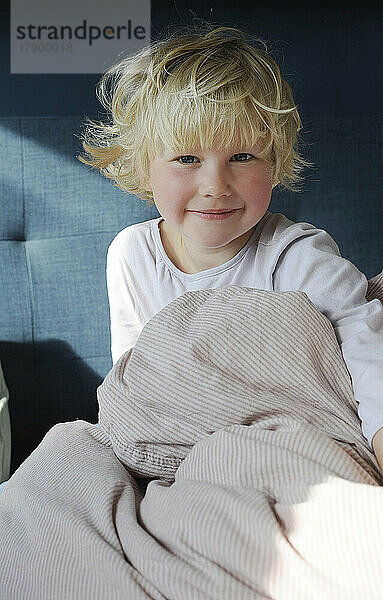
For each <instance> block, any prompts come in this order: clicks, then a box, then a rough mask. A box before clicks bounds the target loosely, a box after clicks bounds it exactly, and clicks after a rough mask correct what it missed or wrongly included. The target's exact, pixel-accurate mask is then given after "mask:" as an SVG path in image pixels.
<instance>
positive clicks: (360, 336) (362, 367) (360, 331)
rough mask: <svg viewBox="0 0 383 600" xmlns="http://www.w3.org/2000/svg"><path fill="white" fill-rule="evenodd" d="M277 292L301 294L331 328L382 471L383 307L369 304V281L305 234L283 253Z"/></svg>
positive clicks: (333, 249)
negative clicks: (301, 292)
mask: <svg viewBox="0 0 383 600" xmlns="http://www.w3.org/2000/svg"><path fill="white" fill-rule="evenodd" d="M273 282H274V289H275V291H287V290H293V289H296V290H302V291H304V292H305V293H306V294H307V296H308V297H309V298H310V300H311V301H312V302H313V304H314V305H315V306H316V307H317V308H318V310H320V311H321V312H322V313H323V314H324V315H325V316H326V317H327V318H328V319H329V320H330V321H331V322H332V324H333V327H334V330H335V334H336V336H337V339H338V342H339V345H340V348H341V350H342V353H343V357H344V360H345V363H346V365H347V368H348V371H349V373H350V375H351V379H352V385H353V391H354V397H355V399H356V401H357V402H358V413H359V417H360V419H361V421H362V432H363V435H364V436H365V438H366V439H367V441H368V442H369V444H370V445H371V447H372V438H373V436H374V435H375V434H377V432H379V434H378V435H376V439H375V444H374V448H373V450H374V451H375V448H376V452H377V455H376V456H377V458H378V460H379V464H380V466H381V467H382V466H383V431H382V428H383V306H382V303H381V302H380V301H379V300H372V301H371V302H367V300H366V298H365V296H366V292H367V286H368V282H367V279H366V277H365V276H364V275H363V273H361V272H360V271H359V270H358V269H357V268H356V267H355V265H353V264H352V263H351V262H350V261H348V260H346V259H344V258H342V257H341V256H340V255H339V249H338V247H337V245H336V243H335V242H334V240H333V239H332V238H331V236H330V235H329V234H328V233H327V232H325V231H323V230H320V229H316V228H313V229H308V230H306V231H303V232H302V236H301V237H299V236H298V235H297V237H296V239H294V240H293V241H292V242H290V243H289V244H288V246H287V247H286V246H285V247H284V248H282V247H281V252H280V254H279V258H278V261H277V264H276V267H275V270H274V275H273Z"/></svg>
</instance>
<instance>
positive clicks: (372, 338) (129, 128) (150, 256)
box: [80, 27, 383, 468]
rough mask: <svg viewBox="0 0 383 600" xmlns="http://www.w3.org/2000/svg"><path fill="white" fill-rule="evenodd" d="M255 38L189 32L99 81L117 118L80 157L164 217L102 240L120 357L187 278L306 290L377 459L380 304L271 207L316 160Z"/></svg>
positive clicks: (354, 275)
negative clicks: (337, 351)
mask: <svg viewBox="0 0 383 600" xmlns="http://www.w3.org/2000/svg"><path fill="white" fill-rule="evenodd" d="M260 46H262V42H261V41H260V40H258V39H257V40H254V41H253V40H251V39H248V37H247V36H246V34H245V33H244V32H242V31H240V30H238V29H235V28H229V27H218V28H212V27H210V28H209V27H208V28H206V30H204V31H200V32H196V31H191V30H190V31H188V32H187V33H182V34H180V35H175V36H170V37H169V38H168V39H164V40H160V41H156V42H152V43H151V44H150V45H149V46H148V47H146V48H144V49H143V50H140V51H138V52H136V53H135V54H133V55H131V56H129V57H128V58H126V59H124V60H122V61H121V62H120V63H119V64H117V65H116V66H114V67H112V68H111V69H110V70H109V71H108V72H107V73H106V74H105V75H104V76H103V78H102V79H101V82H100V86H99V98H100V100H101V102H102V103H103V104H104V106H105V107H106V108H107V110H108V112H109V114H110V116H111V121H110V122H109V123H107V124H103V123H95V122H91V121H89V122H88V125H87V127H86V131H85V133H84V149H85V151H86V155H85V157H80V160H82V161H83V162H85V163H86V164H89V165H92V166H93V167H95V168H97V169H99V170H100V171H101V172H102V173H103V174H104V175H105V176H106V177H109V178H111V179H113V180H114V181H115V183H116V185H117V186H119V187H120V188H122V189H123V190H125V191H127V192H129V193H131V194H135V195H136V196H138V197H139V198H141V199H143V200H147V201H148V200H149V201H151V203H153V202H154V203H155V205H156V207H157V209H158V212H159V213H160V215H161V217H160V218H157V219H152V220H150V221H146V222H144V223H138V224H136V225H131V226H129V227H126V228H125V229H124V230H123V231H121V232H120V233H119V234H118V235H117V236H116V237H115V239H114V240H113V242H112V243H111V245H110V248H109V251H108V258H107V282H108V294H109V303H110V318H111V344H112V357H113V362H114V363H115V362H116V361H117V359H118V358H119V357H120V356H121V355H122V354H123V353H124V352H126V351H127V350H129V349H130V348H131V347H133V346H134V345H135V343H136V340H137V338H138V336H139V334H140V332H141V330H142V328H143V326H144V325H145V323H147V322H148V321H149V319H150V318H151V317H152V316H153V315H154V314H156V313H157V312H158V311H160V310H161V309H162V308H163V307H164V306H166V305H167V304H168V303H169V302H171V301H172V300H174V299H176V298H177V297H179V296H180V295H182V294H184V293H186V292H188V291H190V290H199V289H206V288H219V287H223V286H226V285H237V286H245V287H253V288H257V289H263V290H269V291H278V292H279V291H288V290H301V291H303V292H305V293H306V294H307V296H308V297H309V298H310V300H311V301H312V302H313V304H314V305H315V306H316V307H317V309H318V310H320V311H321V312H322V313H323V314H324V315H325V316H326V317H328V319H329V320H330V321H331V322H332V325H333V327H334V330H335V333H336V336H337V339H338V342H339V345H340V347H341V349H342V353H343V357H344V360H345V362H346V365H347V367H348V370H349V372H350V375H351V378H352V383H353V390H354V395H355V398H356V400H357V401H358V403H359V405H358V406H359V409H358V410H359V416H360V419H361V422H362V431H363V434H364V436H365V437H366V439H367V441H368V443H369V444H370V445H371V446H372V448H373V450H374V452H375V454H376V456H377V459H378V461H379V464H380V466H381V468H382V467H383V307H382V305H381V303H380V302H379V301H378V300H373V301H371V302H367V301H366V298H365V296H366V291H367V280H366V277H365V276H364V275H363V274H362V273H361V272H360V271H359V270H358V269H357V268H356V267H355V266H354V265H353V264H352V263H351V262H349V261H348V260H346V259H345V258H342V257H341V256H340V254H339V249H338V247H337V245H336V243H335V242H334V240H333V239H332V238H331V237H330V235H329V234H328V233H327V232H326V231H324V230H322V229H317V228H316V227H314V226H313V225H310V224H309V223H294V222H293V221H291V220H289V219H288V218H286V217H285V216H284V215H282V214H272V213H271V212H269V211H268V207H269V204H270V199H271V194H272V190H273V189H274V188H275V187H276V186H278V185H279V186H282V187H286V188H288V189H290V190H292V191H298V184H299V182H300V181H301V179H302V178H301V176H300V173H301V171H302V169H303V168H304V167H305V166H308V165H309V163H308V162H307V161H306V160H304V159H303V158H302V157H301V156H300V154H299V153H298V151H297V143H298V138H297V133H298V132H299V131H300V129H301V122H300V117H299V114H298V111H297V108H296V106H295V104H294V100H293V97H292V93H291V90H290V87H289V85H288V84H287V82H286V81H285V80H284V79H283V78H282V76H281V73H280V70H279V68H278V66H277V64H276V63H275V61H274V60H273V59H272V58H271V57H270V56H269V55H268V54H267V49H266V47H265V46H264V45H263V47H260ZM244 351H245V349H244ZM373 438H374V439H373Z"/></svg>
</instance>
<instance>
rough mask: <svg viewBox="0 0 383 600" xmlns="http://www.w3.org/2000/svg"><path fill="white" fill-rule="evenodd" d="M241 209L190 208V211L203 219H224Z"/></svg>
mask: <svg viewBox="0 0 383 600" xmlns="http://www.w3.org/2000/svg"><path fill="white" fill-rule="evenodd" d="M237 210H239V209H238V208H233V209H232V210H227V209H216V210H214V209H208V210H189V211H188V212H191V213H193V214H194V215H196V216H197V217H201V219H212V220H218V221H222V220H223V219H227V218H228V217H231V215H233V214H234V213H235V212H237Z"/></svg>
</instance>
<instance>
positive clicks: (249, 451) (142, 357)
mask: <svg viewBox="0 0 383 600" xmlns="http://www.w3.org/2000/svg"><path fill="white" fill-rule="evenodd" d="M381 281H382V278H380V279H375V281H374V282H373V284H374V287H371V288H370V291H371V290H372V292H371V293H372V295H373V296H374V297H379V294H381V290H382V286H381ZM370 299H371V296H370ZM98 399H99V405H100V415H99V416H100V424H101V427H99V426H96V425H92V424H90V423H86V422H84V421H76V422H70V423H61V424H59V425H56V426H55V427H53V428H52V429H51V430H50V431H49V432H48V434H47V435H46V437H45V438H44V440H43V441H42V443H41V444H40V445H39V447H38V448H37V449H36V450H35V451H34V452H33V453H32V454H31V456H30V457H29V458H28V459H27V460H26V461H25V462H24V463H23V464H22V465H21V467H20V468H19V469H18V470H17V471H16V473H15V474H14V475H13V476H12V478H11V479H10V481H9V483H8V484H7V486H6V488H5V490H4V492H3V493H2V495H1V496H0V598H1V600H64V599H65V600H109V599H110V600H128V599H129V600H130V599H141V598H144V599H147V598H151V599H169V600H208V599H211V600H226V599H227V600H229V599H230V600H231V599H233V600H247V599H263V598H273V599H275V600H301V599H302V600H308V599H310V600H311V599H312V600H317V599H318V600H323V599H326V600H332V599H334V600H360V599H361V598H368V599H369V600H378V599H379V600H380V599H381V598H382V597H383V552H382V550H383V489H382V487H381V485H382V483H383V481H382V479H381V474H380V471H379V469H378V467H377V463H376V460H375V457H374V455H373V453H372V452H371V450H370V448H369V447H368V445H367V442H366V440H365V439H364V437H363V436H362V433H361V428H360V422H359V419H358V416H357V407H356V403H355V400H354V398H353V393H352V388H351V382H350V376H349V373H348V371H347V369H346V366H345V364H344V361H343V358H342V354H341V351H340V348H339V345H338V343H337V340H336V337H335V333H334V330H333V328H332V326H331V324H330V322H329V321H328V320H327V319H326V318H325V317H324V316H323V315H322V314H321V313H319V312H318V311H317V310H316V308H315V307H314V306H313V304H312V303H311V302H310V300H309V299H308V298H307V296H306V295H305V294H304V293H302V292H284V293H276V292H265V291H258V290H254V289H250V288H239V287H226V288H222V289H218V290H207V291H197V292H190V293H188V294H186V295H185V296H182V297H180V298H178V299H177V300H175V301H174V302H172V303H171V304H169V305H168V306H167V307H166V308H165V309H163V310H162V311H161V312H160V313H158V314H157V315H156V316H155V317H154V318H153V319H152V320H151V321H150V322H149V323H148V324H147V325H146V327H145V328H144V330H143V331H142V334H141V336H140V338H139V340H138V342H137V345H136V347H135V348H134V349H133V351H132V352H129V353H127V354H126V355H124V356H123V357H122V358H121V359H120V360H119V362H118V363H117V364H116V365H115V367H114V368H113V369H112V370H111V371H110V373H109V374H108V376H107V377H106V379H105V381H104V383H103V384H102V385H101V386H100V388H99V390H98Z"/></svg>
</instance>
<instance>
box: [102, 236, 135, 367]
mask: <svg viewBox="0 0 383 600" xmlns="http://www.w3.org/2000/svg"><path fill="white" fill-rule="evenodd" d="M106 278H107V286H108V297H109V308H110V335H111V351H112V360H113V364H115V363H116V362H117V360H118V359H119V358H120V356H122V354H124V353H125V352H126V351H127V350H129V349H130V348H132V347H133V346H134V345H135V343H136V341H137V338H138V336H139V334H140V333H141V329H142V326H143V324H142V322H141V321H142V319H140V315H139V309H138V307H137V301H136V299H135V297H134V293H133V289H132V288H133V285H132V274H131V273H130V272H129V267H128V265H126V263H125V262H124V260H123V255H122V252H121V250H120V244H119V239H118V237H117V238H115V239H114V240H113V241H112V243H111V245H110V246H109V249H108V256H107V265H106Z"/></svg>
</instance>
